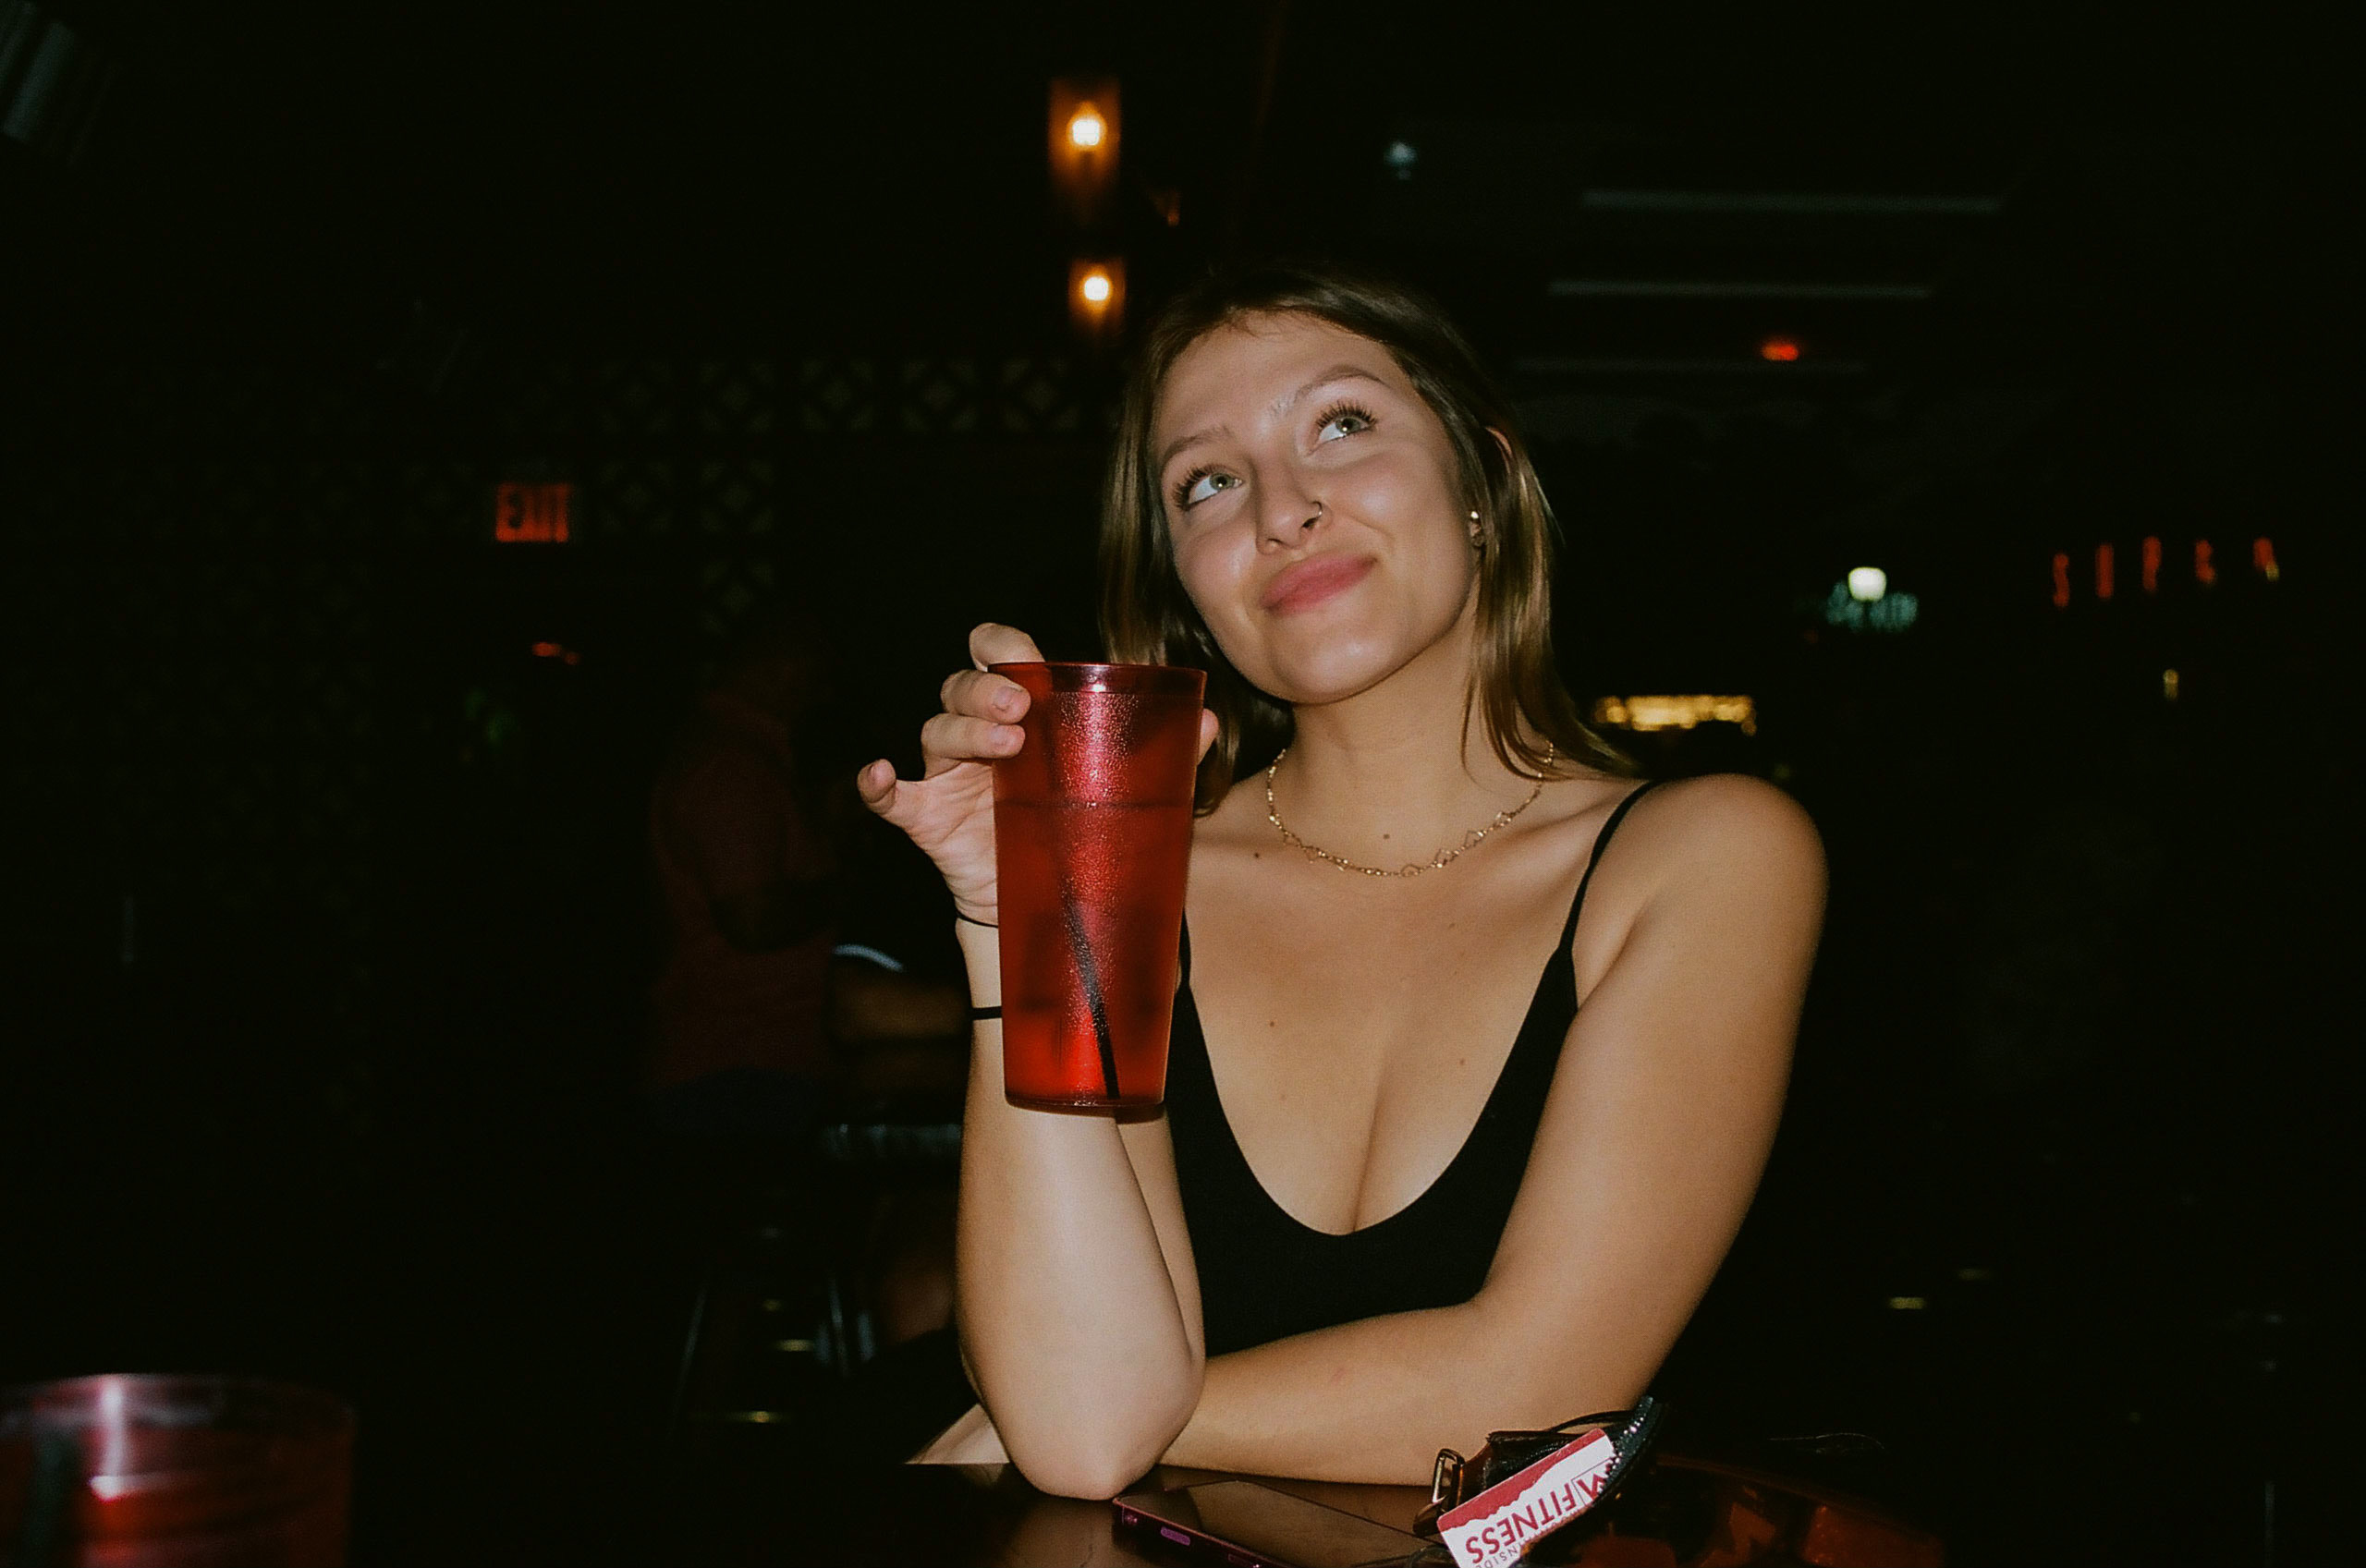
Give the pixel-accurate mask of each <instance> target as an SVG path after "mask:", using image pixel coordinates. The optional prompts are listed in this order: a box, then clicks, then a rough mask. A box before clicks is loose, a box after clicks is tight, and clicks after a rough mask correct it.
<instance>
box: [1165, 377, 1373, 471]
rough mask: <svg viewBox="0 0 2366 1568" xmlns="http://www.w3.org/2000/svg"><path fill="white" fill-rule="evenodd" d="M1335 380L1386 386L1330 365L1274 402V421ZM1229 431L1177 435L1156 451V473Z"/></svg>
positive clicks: (1224, 427) (1214, 427)
mask: <svg viewBox="0 0 2366 1568" xmlns="http://www.w3.org/2000/svg"><path fill="white" fill-rule="evenodd" d="M1335 381H1368V382H1370V383H1372V384H1373V385H1374V386H1386V385H1387V384H1388V383H1386V382H1384V381H1383V380H1381V379H1380V378H1379V377H1378V376H1376V375H1374V374H1372V372H1371V371H1367V370H1364V369H1362V368H1361V367H1360V366H1356V365H1334V366H1332V367H1331V368H1330V369H1329V370H1327V371H1323V373H1322V374H1321V375H1319V376H1316V377H1315V378H1314V379H1313V380H1311V381H1310V382H1308V383H1306V384H1305V385H1303V386H1301V387H1299V389H1298V390H1297V391H1296V392H1289V393H1285V394H1283V395H1281V396H1279V397H1277V398H1275V399H1274V402H1273V407H1272V409H1271V412H1272V413H1273V414H1274V417H1275V418H1277V419H1278V418H1279V417H1281V416H1282V415H1284V414H1287V413H1288V412H1289V411H1290V410H1291V409H1292V408H1293V407H1297V405H1298V404H1299V401H1300V400H1301V399H1302V398H1304V397H1305V396H1306V395H1307V394H1308V393H1310V392H1312V391H1313V390H1314V389H1315V388H1316V387H1319V386H1328V385H1330V384H1331V383H1333V382H1335ZM1231 430H1232V427H1231V426H1229V425H1210V426H1209V427H1208V428H1207V429H1206V430H1196V431H1193V432H1191V433H1190V434H1189V435H1179V436H1177V437H1176V438H1175V439H1174V440H1173V441H1170V442H1168V443H1167V444H1166V445H1165V447H1164V448H1163V449H1161V451H1160V452H1159V455H1158V467H1159V468H1160V470H1162V471H1164V470H1165V468H1166V465H1167V464H1169V463H1172V462H1173V461H1175V455H1176V454H1177V453H1178V452H1180V451H1182V450H1184V449H1185V448H1186V447H1191V446H1197V445H1199V444H1200V443H1201V442H1203V441H1210V440H1213V439H1214V438H1215V437H1217V436H1220V435H1227V434H1229V433H1231Z"/></svg>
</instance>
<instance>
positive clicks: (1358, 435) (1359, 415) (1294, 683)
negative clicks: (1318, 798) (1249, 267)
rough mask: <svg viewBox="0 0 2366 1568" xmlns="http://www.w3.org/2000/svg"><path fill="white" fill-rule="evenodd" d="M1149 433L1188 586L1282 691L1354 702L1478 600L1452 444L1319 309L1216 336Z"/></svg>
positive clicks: (1381, 357)
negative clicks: (1311, 313) (1319, 316)
mask: <svg viewBox="0 0 2366 1568" xmlns="http://www.w3.org/2000/svg"><path fill="white" fill-rule="evenodd" d="M1152 439H1153V443H1154V445H1153V454H1154V456H1155V457H1156V460H1157V463H1158V469H1157V472H1158V478H1159V488H1160V492H1161V493H1162V494H1163V495H1164V496H1165V504H1166V520H1167V528H1168V530H1169V533H1170V535H1171V537H1172V539H1173V541H1174V545H1175V563H1176V566H1177V570H1178V571H1179V572H1180V574H1181V576H1182V578H1183V587H1184V589H1185V590H1186V591H1188V592H1189V594H1190V596H1191V602H1192V603H1193V604H1194V605H1196V606H1197V607H1198V609H1199V612H1200V614H1201V617H1202V618H1203V619H1205V620H1206V622H1207V624H1208V628H1209V630H1211V631H1212V632H1213V633H1214V634H1215V639H1216V644H1217V646H1218V647H1220V648H1222V649H1223V650H1224V654H1225V657H1226V658H1227V659H1229V660H1231V661H1232V664H1233V667H1234V668H1235V669H1237V670H1238V671H1239V672H1240V673H1241V675H1244V676H1246V677H1247V678H1248V679H1249V680H1250V682H1252V683H1253V684H1255V685H1256V686H1257V687H1260V688H1262V690H1264V691H1266V692H1269V693H1271V694H1272V695H1273V696H1274V697H1277V698H1280V699H1282V700H1284V701H1286V702H1291V703H1323V702H1335V701H1338V700H1340V699H1343V698H1348V697H1353V696H1355V695H1356V694H1357V693H1359V692H1361V691H1364V690H1367V689H1369V688H1370V687H1373V686H1375V685H1377V684H1378V683H1380V682H1381V681H1383V680H1385V679H1386V678H1387V677H1388V676H1389V675H1394V674H1395V673H1396V671H1398V670H1399V669H1402V668H1403V667H1404V666H1405V665H1406V664H1407V663H1409V662H1411V661H1412V660H1413V659H1415V658H1416V657H1418V656H1419V655H1420V654H1421V653H1422V652H1423V651H1425V650H1429V649H1431V648H1433V647H1435V646H1437V645H1438V644H1439V643H1440V642H1441V641H1443V640H1444V639H1445V638H1446V637H1447V635H1448V634H1449V633H1450V632H1452V631H1453V630H1454V629H1455V628H1456V626H1457V624H1458V623H1459V622H1460V621H1461V620H1462V617H1463V616H1464V614H1465V613H1466V612H1467V611H1468V610H1469V609H1470V606H1471V605H1472V603H1473V602H1474V601H1475V584H1476V580H1477V569H1478V552H1477V551H1476V550H1474V549H1473V548H1472V547H1471V532H1470V530H1471V523H1470V515H1469V512H1468V510H1467V509H1466V508H1465V507H1464V506H1463V505H1462V504H1461V503H1460V501H1459V500H1458V486H1457V482H1456V464H1455V456H1454V448H1453V445H1452V444H1451V443H1450V442H1449V441H1448V439H1447V437H1446V432H1445V426H1444V425H1443V424H1441V423H1440V422H1439V420H1438V417H1437V415H1436V414H1435V413H1434V412H1433V410H1432V409H1431V407H1430V406H1429V405H1428V404H1427V403H1425V402H1424V401H1422V399H1421V395H1420V394H1419V393H1418V392H1416V391H1414V389H1413V384H1412V383H1411V382H1410V381H1409V380H1408V379H1407V378H1406V375H1405V372H1404V371H1402V370H1400V369H1399V368H1398V367H1397V364H1396V359H1394V358H1392V357H1391V356H1390V354H1389V352H1388V350H1386V349H1385V348H1383V347H1382V346H1380V345H1378V344H1376V343H1374V342H1372V340H1371V339H1369V338H1363V337H1359V336H1357V335H1356V334H1353V333H1350V332H1347V331H1345V330H1343V329H1341V328H1339V327H1335V326H1333V325H1332V324H1331V323H1330V322H1324V321H1322V320H1319V319H1317V318H1315V317H1311V316H1299V315H1282V316H1261V317H1255V318H1252V319H1250V321H1248V322H1243V323H1241V324H1239V325H1237V326H1228V327H1220V328H1218V329H1217V330H1216V331H1214V332H1212V333H1210V334H1208V335H1207V336H1205V337H1202V338H1201V339H1200V340H1199V341H1198V342H1197V343H1195V344H1193V345H1192V346H1190V347H1189V348H1188V349H1186V350H1185V351H1184V353H1183V356H1182V358H1180V359H1177V361H1176V363H1175V368H1174V369H1173V370H1172V371H1168V372H1167V377H1166V382H1165V386H1164V387H1163V388H1162V389H1161V391H1160V396H1159V405H1158V417H1157V419H1156V421H1155V423H1154V428H1153V434H1152Z"/></svg>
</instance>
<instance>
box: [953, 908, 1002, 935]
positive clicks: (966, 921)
mask: <svg viewBox="0 0 2366 1568" xmlns="http://www.w3.org/2000/svg"><path fill="white" fill-rule="evenodd" d="M953 918H955V919H957V920H958V921H960V922H961V923H962V924H963V925H965V926H977V927H980V928H982V930H990V931H998V930H1002V928H1001V927H1000V926H997V925H995V924H994V922H993V921H992V920H973V919H971V918H970V917H969V916H967V915H964V914H963V913H961V911H960V910H958V909H956V910H955V911H953Z"/></svg>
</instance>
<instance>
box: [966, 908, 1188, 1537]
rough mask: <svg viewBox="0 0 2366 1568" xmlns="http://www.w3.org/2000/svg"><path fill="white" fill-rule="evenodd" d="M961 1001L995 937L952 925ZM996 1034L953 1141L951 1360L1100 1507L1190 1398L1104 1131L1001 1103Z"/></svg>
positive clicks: (1027, 1442)
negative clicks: (956, 1189) (962, 1362)
mask: <svg viewBox="0 0 2366 1568" xmlns="http://www.w3.org/2000/svg"><path fill="white" fill-rule="evenodd" d="M959 935H960V941H961V947H962V955H963V958H964V960H965V961H966V963H967V964H968V966H969V970H970V994H971V996H972V997H973V998H974V999H975V1000H976V1001H977V1002H978V1003H980V1004H981V1005H991V1004H994V1003H999V1001H1000V999H1001V991H1000V983H1001V981H1000V974H999V962H1000V950H999V948H998V946H997V945H996V941H995V933H994V931H992V930H987V929H985V928H982V927H978V926H974V925H970V924H968V923H964V924H963V925H962V926H961V927H960V928H959ZM1002 1086H1003V1070H1002V1027H1001V1025H1000V1024H999V1023H996V1022H992V1021H988V1022H985V1023H982V1024H981V1025H979V1026H978V1028H977V1030H976V1038H975V1041H974V1044H973V1050H972V1055H971V1060H970V1096H969V1104H968V1108H967V1111H966V1113H965V1116H964V1120H963V1126H962V1146H961V1211H960V1225H959V1241H958V1247H957V1271H956V1287H957V1288H956V1299H957V1311H958V1314H959V1321H960V1326H961V1338H962V1345H963V1349H964V1351H965V1353H966V1355H967V1356H968V1359H969V1362H970V1371H971V1375H972V1376H973V1377H974V1378H975V1380H976V1381H977V1384H978V1392H979V1395H980V1397H981V1399H982V1401H983V1402H984V1404H985V1407H986V1409H987V1411H988V1412H989V1413H990V1414H991V1415H992V1416H993V1417H994V1426H995V1428H997V1429H998V1430H999V1431H1000V1432H1001V1434H1002V1439H1003V1441H1004V1443H1005V1444H1006V1447H1007V1448H1008V1449H1009V1452H1010V1456H1011V1458H1012V1460H1013V1462H1015V1463H1016V1464H1017V1465H1018V1467H1019V1469H1020V1470H1021V1471H1023V1472H1025V1474H1026V1475H1027V1477H1028V1478H1029V1479H1031V1480H1032V1481H1033V1482H1034V1483H1035V1484H1036V1485H1037V1486H1039V1487H1042V1488H1043V1489H1045V1490H1047V1491H1055V1492H1067V1493H1071V1494H1073V1495H1077V1496H1097V1497H1107V1496H1109V1495H1111V1494H1112V1493H1113V1492H1115V1491H1116V1489H1118V1488H1120V1487H1122V1486H1123V1485H1124V1484H1125V1483H1126V1482H1128V1481H1130V1480H1132V1479H1133V1478H1134V1477H1137V1476H1139V1475H1140V1474H1141V1473H1142V1472H1143V1471H1144V1470H1147V1469H1148V1468H1150V1466H1151V1465H1153V1464H1154V1463H1156V1461H1157V1459H1158V1455H1159V1453H1160V1452H1161V1451H1162V1450H1164V1449H1165V1447H1166V1445H1167V1444H1168V1443H1169V1442H1170V1441H1172V1440H1173V1439H1174V1437H1175V1435H1176V1433H1177V1431H1178V1430H1180V1429H1181V1428H1182V1426H1183V1423H1184V1421H1185V1420H1186V1419H1187V1418H1188V1417H1189V1415H1190V1412H1191V1409H1192V1407H1193V1405H1194V1404H1195V1403H1196V1402H1197V1400H1198V1397H1199V1393H1200V1370H1201V1368H1200V1364H1199V1358H1198V1356H1197V1355H1195V1354H1194V1352H1193V1351H1192V1348H1191V1341H1190V1336H1189V1333H1188V1332H1187V1331H1186V1329H1185V1326H1184V1320H1183V1311H1182V1308H1181V1307H1180V1306H1179V1305H1178V1303H1177V1295H1176V1291H1175V1284H1174V1282H1173V1280H1172V1279H1171V1278H1170V1277H1169V1275H1168V1273H1167V1266H1166V1262H1165V1258H1164V1257H1163V1256H1162V1254H1161V1252H1160V1249H1159V1244H1158V1236H1157V1232H1156V1229H1155V1227H1154V1226H1153V1223H1152V1220H1151V1214H1150V1209H1149V1207H1148V1205H1147V1204H1146V1203H1145V1202H1144V1201H1143V1198H1142V1195H1141V1189H1140V1185H1139V1184H1138V1183H1137V1182H1136V1180H1135V1177H1134V1172H1133V1166H1132V1163H1131V1162H1130V1161H1128V1158H1127V1155H1126V1150H1125V1146H1124V1144H1123V1143H1122V1142H1121V1140H1120V1138H1119V1135H1118V1131H1117V1127H1116V1124H1115V1123H1114V1122H1113V1121H1112V1120H1111V1119H1110V1118H1108V1117H1106V1116H1101V1115H1084V1114H1078V1115H1069V1114H1063V1113H1060V1112H1043V1111H1030V1110H1021V1109H1018V1108H1017V1107H1015V1106H1013V1105H1011V1104H1010V1103H1009V1101H1008V1100H1006V1099H1005V1098H1004V1097H1003V1087H1002Z"/></svg>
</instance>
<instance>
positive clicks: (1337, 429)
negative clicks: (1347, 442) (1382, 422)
mask: <svg viewBox="0 0 2366 1568" xmlns="http://www.w3.org/2000/svg"><path fill="white" fill-rule="evenodd" d="M1370 429H1372V416H1371V415H1370V414H1367V413H1365V412H1364V411H1363V410H1362V409H1360V408H1342V409H1339V410H1338V411H1337V412H1336V413H1332V414H1326V415H1324V416H1323V423H1322V424H1321V425H1320V426H1319V427H1318V428H1317V429H1316V430H1315V432H1314V441H1315V444H1316V445H1318V446H1319V445H1321V444H1323V443H1324V442H1326V441H1336V440H1338V439H1339V438H1340V437H1341V436H1343V435H1360V434H1361V433H1363V432H1365V431H1368V430H1370Z"/></svg>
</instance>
